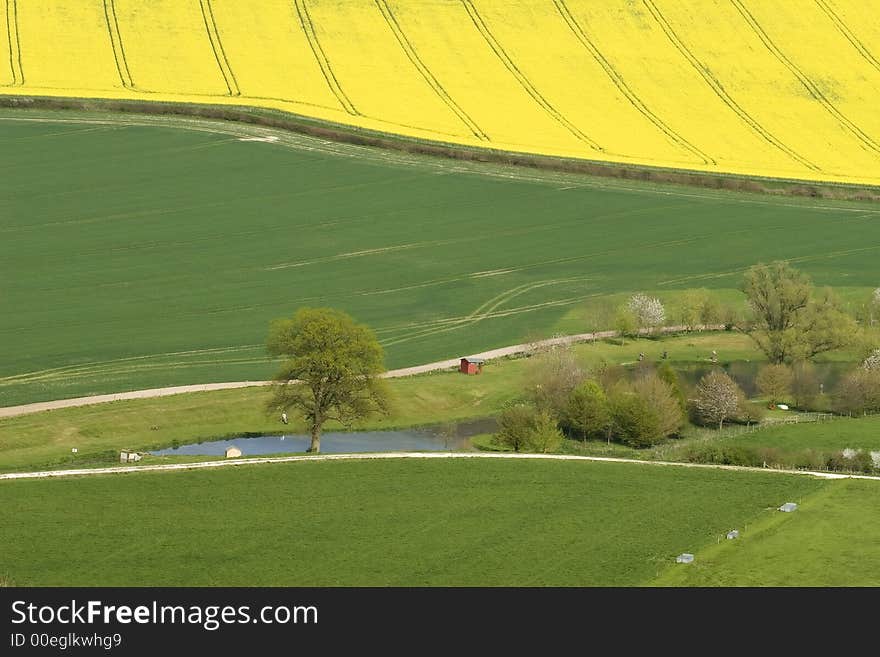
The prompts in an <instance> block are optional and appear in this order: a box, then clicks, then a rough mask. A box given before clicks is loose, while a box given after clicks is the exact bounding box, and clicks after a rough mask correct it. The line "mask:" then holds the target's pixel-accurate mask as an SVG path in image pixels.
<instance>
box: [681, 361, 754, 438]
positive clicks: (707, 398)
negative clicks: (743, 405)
mask: <svg viewBox="0 0 880 657" xmlns="http://www.w3.org/2000/svg"><path fill="white" fill-rule="evenodd" d="M696 392H697V397H696V399H694V400H693V404H694V408H695V409H696V411H697V415H698V416H699V417H700V419H701V420H702V421H703V422H705V423H706V424H717V425H718V428H719V429H721V428H722V427H723V426H724V420H728V419H731V418H734V417H736V412H737V410H738V409H739V406H740V399H741V398H742V397H743V396H744V395H743V392H742V390H740V387H739V386H738V385H737V384H736V381H734V380H733V379H731V378H730V377H729V376H728V375H727V374H725V373H724V372H722V371H721V370H712V371H711V372H709V373H708V374H707V375H706V376H704V377H703V378H702V379H700V382H699V383H698V384H697V390H696Z"/></svg>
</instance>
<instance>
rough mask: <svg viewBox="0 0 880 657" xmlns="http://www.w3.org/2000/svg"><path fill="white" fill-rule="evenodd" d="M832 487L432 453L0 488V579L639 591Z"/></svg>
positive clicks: (771, 478)
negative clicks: (721, 538) (747, 527)
mask: <svg viewBox="0 0 880 657" xmlns="http://www.w3.org/2000/svg"><path fill="white" fill-rule="evenodd" d="M827 485H828V483H827V482H821V481H819V480H814V479H808V478H805V477H793V476H778V475H769V474H763V473H729V472H721V471H695V470H684V469H680V468H674V469H673V468H663V467H649V466H630V465H621V464H598V463H593V464H586V463H565V462H547V461H545V462H495V461H481V462H475V461H472V462H467V461H455V462H451V461H449V462H437V461H427V460H423V461H420V460H407V461H385V462H381V461H376V462H332V463H299V464H295V465H281V466H276V465H270V466H251V467H244V468H231V469H224V470H221V471H215V472H184V473H162V474H156V473H153V474H149V473H142V474H134V475H125V476H102V477H90V478H69V479H63V480H55V481H11V482H0V499H2V500H3V504H0V526H3V527H5V528H7V530H8V531H4V532H2V534H0V554H2V555H3V556H2V561H0V575H5V576H7V577H9V578H11V579H12V580H13V581H14V582H15V583H16V584H19V585H320V586H333V585H379V586H383V585H525V586H540V585H563V586H570V585H634V584H640V583H644V582H647V581H650V580H651V579H653V578H654V577H656V576H657V575H658V574H659V573H661V572H662V571H663V570H664V569H665V568H667V567H669V566H670V564H671V565H674V564H672V560H673V558H674V556H675V555H676V554H678V553H679V552H682V551H685V550H690V551H697V552H699V550H700V549H701V548H702V547H704V546H706V545H709V544H711V543H713V542H714V541H715V537H716V536H718V535H719V534H720V533H721V532H723V531H725V530H727V529H728V528H729V527H731V526H741V525H742V524H743V523H751V522H754V521H755V520H756V519H757V518H759V517H760V516H762V514H764V513H765V509H767V508H768V507H775V506H778V505H779V504H780V503H781V502H783V501H786V500H795V501H800V500H801V499H802V498H804V497H806V496H808V495H810V494H811V493H813V492H815V491H817V490H819V489H821V488H822V487H824V486H827Z"/></svg>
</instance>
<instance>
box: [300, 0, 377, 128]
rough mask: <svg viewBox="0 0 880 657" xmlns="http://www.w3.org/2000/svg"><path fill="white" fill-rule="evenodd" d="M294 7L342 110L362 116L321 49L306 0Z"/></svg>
mask: <svg viewBox="0 0 880 657" xmlns="http://www.w3.org/2000/svg"><path fill="white" fill-rule="evenodd" d="M294 5H295V6H296V13H297V16H299V24H300V26H302V30H303V34H305V35H306V40H307V41H308V42H309V47H310V48H311V49H312V54H313V55H314V56H315V60H316V61H317V62H318V66H319V67H320V68H321V73H323V74H324V79H325V80H326V81H327V86H328V87H330V91H332V92H333V95H334V96H336V100H338V101H339V104H340V105H342V108H343V109H344V110H345V111H346V112H348V113H349V114H351V115H352V116H361V113H360V112H359V111H358V110H357V108H356V107H355V106H354V104H353V103H352V102H351V99H350V98H349V97H348V96H347V95H346V93H345V91H344V90H343V88H342V86H341V85H340V84H339V80H337V79H336V74H335V73H333V68H332V67H331V66H330V60H329V59H328V58H327V55H326V53H325V52H324V49H323V48H322V47H321V42H320V41H319V40H318V34H317V33H316V32H315V25H314V23H312V17H311V16H310V15H309V9H308V7H306V0H294Z"/></svg>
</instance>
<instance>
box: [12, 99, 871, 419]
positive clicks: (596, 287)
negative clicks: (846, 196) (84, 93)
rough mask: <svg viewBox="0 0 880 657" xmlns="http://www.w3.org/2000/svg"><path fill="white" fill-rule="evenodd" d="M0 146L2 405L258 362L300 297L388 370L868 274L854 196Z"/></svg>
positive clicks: (867, 214)
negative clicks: (804, 277) (795, 271)
mask: <svg viewBox="0 0 880 657" xmlns="http://www.w3.org/2000/svg"><path fill="white" fill-rule="evenodd" d="M6 115H7V116H9V115H10V114H9V113H8V111H7V113H6ZM11 115H12V116H16V117H22V118H35V116H36V115H34V114H29V113H22V114H15V113H12V114H11ZM69 116H70V117H71V118H73V116H74V115H69ZM102 118H105V119H106V118H107V117H103V116H102ZM132 120H134V119H132ZM206 125H207V124H201V123H197V126H198V127H203V126H206ZM211 129H213V128H210V127H208V130H211ZM230 129H231V128H230ZM235 129H240V128H235ZM0 146H2V148H0V171H2V174H3V179H4V185H3V188H2V190H0V283H2V287H0V405H12V404H16V403H23V402H27V401H37V400H43V399H52V398H59V397H69V396H78V395H83V394H90V393H99V392H112V391H118V390H123V389H138V388H144V387H152V386H159V385H173V384H180V383H198V382H208V381H217V380H235V379H256V378H263V377H265V376H267V375H268V374H269V373H270V372H271V370H272V365H271V363H269V362H268V361H267V360H266V357H265V352H264V349H263V347H262V343H263V340H264V336H265V332H266V327H267V324H268V322H269V321H270V320H271V319H273V318H276V317H279V316H284V315H289V314H291V313H292V312H293V311H294V310H295V309H296V308H297V307H298V306H301V305H332V306H336V307H340V308H343V309H345V310H347V311H349V312H351V313H353V314H354V315H355V316H356V317H357V318H358V319H359V320H362V321H365V322H367V323H369V324H370V325H371V326H373V327H374V328H375V329H376V330H377V331H378V332H379V335H380V337H381V339H382V340H383V342H384V343H385V344H386V346H387V350H388V363H389V366H391V367H394V366H400V365H405V364H413V363H418V362H427V361H430V360H434V359H437V358H448V357H450V356H456V355H459V354H464V353H468V352H473V351H478V350H481V349H485V348H490V347H494V346H501V345H504V344H510V343H514V342H518V341H520V340H521V339H523V338H526V337H528V336H529V335H533V334H535V333H543V334H545V335H546V334H549V333H551V332H553V331H554V330H566V331H572V330H577V329H578V328H579V327H580V326H583V327H584V328H588V325H589V323H590V322H589V321H587V320H586V319H585V315H589V313H588V312H581V311H579V309H580V308H583V307H584V304H586V303H588V301H589V300H590V299H595V298H597V297H601V296H603V295H608V294H612V293H623V292H627V291H633V290H638V289H644V290H659V291H661V292H664V291H674V290H676V289H680V288H685V287H693V286H695V285H705V286H708V287H711V288H716V289H722V288H726V289H728V290H730V289H733V288H735V286H736V284H737V283H738V279H739V271H740V270H741V269H742V268H744V267H746V266H748V265H751V264H753V263H754V262H756V261H759V260H770V259H774V258H792V259H795V261H796V262H797V263H798V265H799V266H801V267H803V268H804V269H805V270H806V271H808V272H809V273H811V274H812V275H813V276H814V277H815V279H816V281H817V282H818V283H820V284H831V285H836V286H847V287H848V288H851V289H853V290H856V291H858V290H861V288H865V290H866V289H867V288H866V286H872V285H876V281H875V280H874V267H873V263H874V260H875V257H876V247H875V246H873V243H874V241H875V238H876V235H877V234H878V230H880V228H878V226H880V224H877V222H876V221H873V218H874V217H876V216H877V212H878V210H877V209H876V207H874V208H871V207H870V206H865V205H861V206H860V205H857V204H845V203H837V204H835V203H830V202H825V201H823V202H821V203H815V202H810V201H808V200H793V199H775V198H769V197H755V196H748V195H735V194H726V193H715V192H695V191H694V190H692V189H680V188H675V187H663V188H658V187H655V186H650V185H646V186H640V185H637V184H635V183H628V182H626V181H622V182H614V183H609V182H607V181H602V182H597V181H595V180H591V179H589V178H585V177H564V176H559V175H556V174H546V175H545V174H543V173H540V172H532V171H524V170H521V169H519V170H514V172H513V173H512V174H511V176H512V177H509V178H505V177H502V176H499V175H495V174H498V173H499V169H497V168H491V167H490V168H486V169H484V170H482V171H484V173H491V174H493V175H492V176H489V175H480V174H478V173H473V172H471V171H470V169H471V168H472V167H470V166H465V165H458V164H456V163H452V162H449V161H445V160H444V161H437V160H428V159H419V158H408V159H407V160H406V162H402V161H401V160H400V159H398V158H396V156H395V157H390V156H389V157H388V158H386V159H383V157H382V156H380V155H377V154H375V153H373V154H372V155H366V154H365V151H364V149H356V148H355V147H351V148H350V150H349V151H346V148H348V147H344V146H333V147H332V149H331V150H337V151H340V152H342V154H343V155H345V154H348V155H357V158H353V157H345V156H337V155H330V154H325V153H322V152H320V151H315V150H307V148H325V147H324V146H322V144H321V142H320V140H311V141H310V140H309V139H307V138H296V145H295V147H291V148H288V147H285V146H284V145H283V143H279V144H276V145H270V144H265V143H243V142H239V141H238V140H237V139H236V138H235V135H229V134H225V135H223V134H212V133H210V132H196V131H185V130H179V129H172V128H158V127H140V126H122V125H110V126H101V125H92V124H88V125H83V124H58V123H21V122H17V121H3V122H0ZM326 148H327V149H330V147H326ZM477 169H478V170H479V168H477ZM525 176H532V177H533V178H534V179H532V180H526V179H524V177H525ZM288 265H295V266H288ZM272 267H280V268H276V269H272ZM486 272H491V273H492V275H484V273H486ZM863 291H864V290H863ZM726 294H728V295H729V294H730V293H729V292H727V293H726ZM445 322H452V323H445ZM455 322H458V323H455ZM603 328H604V327H603ZM53 368H66V369H61V370H54V371H53ZM28 373H29V374H28Z"/></svg>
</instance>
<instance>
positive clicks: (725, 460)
mask: <svg viewBox="0 0 880 657" xmlns="http://www.w3.org/2000/svg"><path fill="white" fill-rule="evenodd" d="M765 457H766V455H762V454H761V453H760V451H759V450H758V449H756V448H754V447H748V446H745V445H732V444H723V443H721V444H719V443H704V444H698V445H692V446H691V447H689V448H688V449H687V450H686V451H685V454H684V458H685V460H686V461H688V462H690V463H716V464H718V465H741V466H746V467H760V466H761V465H763V463H764V461H765V460H766V459H765ZM768 463H769V461H768Z"/></svg>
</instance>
